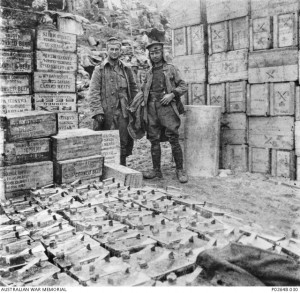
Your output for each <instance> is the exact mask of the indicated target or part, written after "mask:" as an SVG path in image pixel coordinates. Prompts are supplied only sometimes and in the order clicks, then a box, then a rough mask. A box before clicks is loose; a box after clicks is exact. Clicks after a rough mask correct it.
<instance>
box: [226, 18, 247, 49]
mask: <svg viewBox="0 0 300 293" xmlns="http://www.w3.org/2000/svg"><path fill="white" fill-rule="evenodd" d="M229 30H230V31H231V34H230V35H231V41H230V43H231V44H230V49H231V50H240V49H248V48H249V17H248V16H246V17H241V18H237V19H233V20H230V24H229Z"/></svg>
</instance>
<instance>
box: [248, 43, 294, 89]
mask: <svg viewBox="0 0 300 293" xmlns="http://www.w3.org/2000/svg"><path fill="white" fill-rule="evenodd" d="M297 79H298V50H297V49H292V48H285V49H274V50H266V51H259V52H250V53H249V78H248V81H249V83H264V82H283V81H295V80H297Z"/></svg>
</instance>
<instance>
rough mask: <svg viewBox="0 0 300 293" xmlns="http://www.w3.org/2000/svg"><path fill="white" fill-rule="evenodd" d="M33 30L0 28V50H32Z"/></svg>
mask: <svg viewBox="0 0 300 293" xmlns="http://www.w3.org/2000/svg"><path fill="white" fill-rule="evenodd" d="M32 49H33V31H32V30H29V29H27V30H25V29H9V28H7V29H5V30H0V50H16V51H32Z"/></svg>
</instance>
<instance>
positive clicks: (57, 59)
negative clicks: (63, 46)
mask: <svg viewBox="0 0 300 293" xmlns="http://www.w3.org/2000/svg"><path fill="white" fill-rule="evenodd" d="M35 55H36V58H35V66H36V70H37V71H50V72H52V71H54V72H75V71H77V55H76V54H75V53H74V54H73V53H64V52H51V51H36V52H35Z"/></svg>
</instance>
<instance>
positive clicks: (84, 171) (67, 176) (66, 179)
mask: <svg viewBox="0 0 300 293" xmlns="http://www.w3.org/2000/svg"><path fill="white" fill-rule="evenodd" d="M103 166H104V157H103V156H90V157H85V158H78V159H72V160H65V161H56V162H54V181H55V182H56V183H58V184H62V183H71V182H73V181H75V180H77V179H91V178H96V177H98V178H99V177H101V176H102V172H103Z"/></svg>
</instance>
